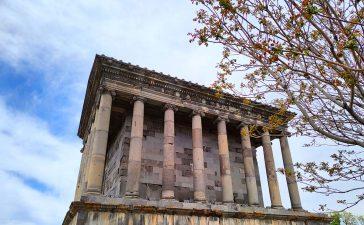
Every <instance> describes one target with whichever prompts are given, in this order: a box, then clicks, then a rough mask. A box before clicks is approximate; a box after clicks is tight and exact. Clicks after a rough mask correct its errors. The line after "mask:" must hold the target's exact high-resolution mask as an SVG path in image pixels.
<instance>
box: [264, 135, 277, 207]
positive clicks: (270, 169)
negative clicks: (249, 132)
mask: <svg viewBox="0 0 364 225" xmlns="http://www.w3.org/2000/svg"><path fill="white" fill-rule="evenodd" d="M262 142H263V151H264V161H265V170H266V172H267V179H268V186H269V194H270V200H271V206H272V208H281V207H282V200H281V194H280V191H279V185H278V180H277V174H276V167H275V164H274V157H273V151H272V145H271V141H270V135H269V132H268V131H265V132H264V134H263V137H262Z"/></svg>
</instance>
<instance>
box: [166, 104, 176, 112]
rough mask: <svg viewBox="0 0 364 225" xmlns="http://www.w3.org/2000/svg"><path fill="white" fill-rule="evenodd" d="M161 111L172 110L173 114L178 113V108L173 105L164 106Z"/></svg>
mask: <svg viewBox="0 0 364 225" xmlns="http://www.w3.org/2000/svg"><path fill="white" fill-rule="evenodd" d="M163 109H164V110H167V109H172V110H173V111H174V112H177V111H178V107H177V106H175V105H173V104H165V105H164V106H163Z"/></svg>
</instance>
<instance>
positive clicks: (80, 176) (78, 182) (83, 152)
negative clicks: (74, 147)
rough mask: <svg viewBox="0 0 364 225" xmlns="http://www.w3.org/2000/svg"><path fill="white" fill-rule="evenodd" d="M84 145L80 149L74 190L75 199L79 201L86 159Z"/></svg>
mask: <svg viewBox="0 0 364 225" xmlns="http://www.w3.org/2000/svg"><path fill="white" fill-rule="evenodd" d="M85 148H86V146H85V145H84V146H83V148H82V149H81V153H82V157H81V163H80V169H79V171H78V178H77V186H76V192H75V198H74V200H75V201H79V200H80V198H81V195H82V191H83V190H82V186H83V184H84V172H85V161H86V149H85Z"/></svg>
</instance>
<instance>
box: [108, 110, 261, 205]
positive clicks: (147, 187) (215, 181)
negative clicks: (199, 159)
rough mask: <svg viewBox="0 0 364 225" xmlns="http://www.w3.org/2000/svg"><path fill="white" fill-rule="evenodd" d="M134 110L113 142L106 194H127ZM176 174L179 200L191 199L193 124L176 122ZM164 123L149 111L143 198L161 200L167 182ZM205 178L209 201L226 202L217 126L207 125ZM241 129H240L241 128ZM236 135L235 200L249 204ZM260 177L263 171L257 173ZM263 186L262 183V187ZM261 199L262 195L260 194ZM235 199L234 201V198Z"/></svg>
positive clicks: (232, 158)
mask: <svg viewBox="0 0 364 225" xmlns="http://www.w3.org/2000/svg"><path fill="white" fill-rule="evenodd" d="M131 120H132V113H131V112H129V113H128V114H127V115H126V116H125V117H124V119H123V122H122V123H121V124H120V130H119V131H118V134H117V137H116V138H115V139H114V141H113V142H112V143H111V144H110V145H109V147H108V151H107V156H106V159H107V160H106V163H105V168H106V169H105V178H104V182H103V194H105V195H106V196H114V197H122V196H124V194H125V189H126V178H127V164H128V153H129V148H130V135H131ZM175 126H176V130H175V154H174V160H175V165H174V169H175V175H174V181H173V184H174V192H175V193H174V195H175V199H176V200H178V201H181V202H183V201H190V202H192V201H193V199H194V196H193V167H192V165H193V154H192V152H193V150H192V132H191V124H188V123H185V122H178V121H175ZM163 127H164V122H163V117H161V115H153V114H149V113H146V115H145V117H144V126H143V128H144V129H143V148H142V159H141V160H142V161H141V177H140V185H141V189H140V197H141V198H145V199H150V200H159V199H161V196H162V195H161V193H162V183H163V179H162V177H163V173H162V172H163V143H164V135H163V133H164V129H163ZM203 130H204V131H205V132H204V133H203V141H204V142H203V154H204V155H203V156H204V164H203V166H204V174H205V175H204V178H205V181H206V198H207V201H209V202H223V199H222V183H221V173H220V165H219V164H218V163H216V162H219V160H220V159H219V148H218V132H217V125H215V124H213V125H211V124H208V123H205V124H203ZM237 131H238V130H237ZM238 133H239V132H237V134H236V135H230V136H228V146H229V157H228V158H229V162H230V165H231V179H232V184H233V186H232V189H231V191H233V192H234V193H232V194H234V195H233V197H234V199H235V202H237V203H244V204H247V203H248V202H247V194H248V193H247V189H246V183H245V172H244V164H243V163H242V151H241V145H240V143H239V141H238V140H239V139H238ZM257 175H258V176H259V174H257ZM260 188H261V187H260V186H258V189H260ZM259 197H260V198H261V196H259ZM234 199H232V200H234Z"/></svg>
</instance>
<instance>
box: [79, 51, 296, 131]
mask: <svg viewBox="0 0 364 225" xmlns="http://www.w3.org/2000/svg"><path fill="white" fill-rule="evenodd" d="M105 78H108V79H111V80H115V81H120V82H125V83H127V84H130V85H133V86H135V87H136V88H140V89H143V88H144V89H145V88H147V89H151V90H153V91H157V92H160V93H163V94H167V95H169V96H171V98H173V99H180V100H181V101H182V102H191V103H198V104H197V105H201V106H204V107H207V108H210V109H218V110H221V111H228V112H230V113H237V114H242V115H249V117H250V118H257V119H259V120H262V121H267V120H268V117H269V116H270V115H272V114H274V113H275V112H276V111H277V108H274V107H272V106H269V105H264V104H261V103H259V102H254V101H252V102H251V103H250V104H244V103H243V101H242V100H243V99H242V98H240V97H238V96H234V95H231V94H228V93H223V96H222V97H217V96H215V94H216V91H215V90H213V89H211V88H208V87H205V86H202V85H198V84H195V83H192V82H189V81H185V80H184V79H178V78H177V77H172V76H170V75H166V74H163V73H158V72H155V71H154V70H149V69H147V68H141V67H139V66H138V65H132V64H130V63H125V62H123V61H118V60H116V59H113V58H110V57H106V56H103V55H96V57H95V61H94V64H93V67H92V71H91V74H90V78H89V81H88V85H87V90H86V96H85V100H84V105H83V109H82V115H81V121H80V126H79V130H78V135H79V136H80V137H81V138H84V135H85V132H87V129H88V127H90V123H91V122H92V121H91V120H90V117H92V115H93V114H94V113H95V101H96V102H97V101H98V98H99V94H98V93H97V90H98V87H99V86H100V84H101V82H102V80H103V79H105ZM290 114H292V113H288V115H290Z"/></svg>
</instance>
